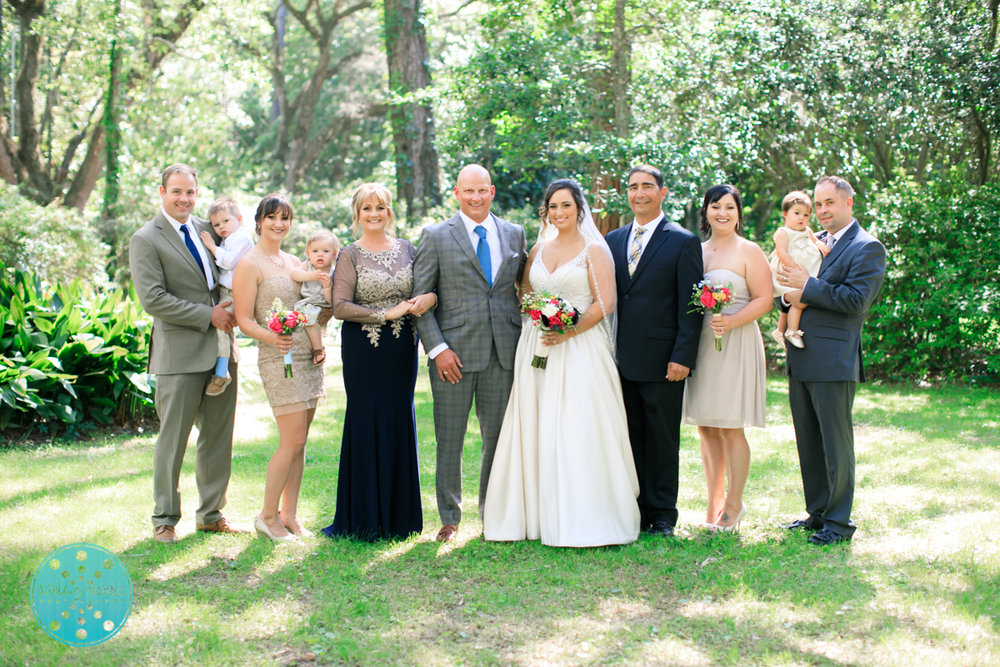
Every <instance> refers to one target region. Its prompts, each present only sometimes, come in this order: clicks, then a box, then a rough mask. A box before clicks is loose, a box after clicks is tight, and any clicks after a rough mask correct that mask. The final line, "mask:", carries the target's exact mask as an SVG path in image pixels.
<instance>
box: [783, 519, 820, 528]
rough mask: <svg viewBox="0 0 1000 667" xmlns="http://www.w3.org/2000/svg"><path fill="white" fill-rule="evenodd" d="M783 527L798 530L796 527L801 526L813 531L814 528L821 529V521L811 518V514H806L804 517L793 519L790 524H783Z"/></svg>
mask: <svg viewBox="0 0 1000 667" xmlns="http://www.w3.org/2000/svg"><path fill="white" fill-rule="evenodd" d="M785 528H787V529H788V530H798V529H800V528H802V529H805V530H814V531H815V530H822V528H823V523H822V522H821V521H817V520H816V519H814V518H812V517H811V516H807V517H806V518H804V519H796V520H795V521H793V522H791V523H790V524H787V525H786V526H785Z"/></svg>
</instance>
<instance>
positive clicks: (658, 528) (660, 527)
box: [649, 521, 674, 537]
mask: <svg viewBox="0 0 1000 667" xmlns="http://www.w3.org/2000/svg"><path fill="white" fill-rule="evenodd" d="M649 534H650V535H660V536H662V537H673V536H674V527H673V526H671V525H670V524H669V523H667V522H666V521H654V522H653V525H652V526H650V528H649Z"/></svg>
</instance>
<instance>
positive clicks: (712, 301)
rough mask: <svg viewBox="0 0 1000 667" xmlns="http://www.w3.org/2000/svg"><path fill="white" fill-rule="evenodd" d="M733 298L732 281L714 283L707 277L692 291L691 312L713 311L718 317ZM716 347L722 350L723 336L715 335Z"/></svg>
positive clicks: (719, 350) (713, 314)
mask: <svg viewBox="0 0 1000 667" xmlns="http://www.w3.org/2000/svg"><path fill="white" fill-rule="evenodd" d="M732 300H733V284H732V283H725V284H723V283H713V282H712V281H711V280H708V279H705V280H702V281H701V282H700V283H698V284H697V285H695V286H694V289H693V290H692V291H691V302H690V304H689V305H690V306H691V310H689V311H688V312H689V313H694V312H699V313H712V316H713V317H718V316H719V314H720V313H721V312H722V309H723V307H725V305H726V304H727V303H729V302H730V301H732ZM715 349H716V351H717V352H721V351H722V336H716V337H715Z"/></svg>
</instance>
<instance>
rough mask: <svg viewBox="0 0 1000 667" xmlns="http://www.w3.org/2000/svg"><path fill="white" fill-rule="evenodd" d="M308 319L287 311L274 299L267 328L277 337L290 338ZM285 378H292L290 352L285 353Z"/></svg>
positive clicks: (296, 312) (268, 316) (293, 311)
mask: <svg viewBox="0 0 1000 667" xmlns="http://www.w3.org/2000/svg"><path fill="white" fill-rule="evenodd" d="M307 322H308V318H306V316H305V315H304V314H302V313H300V312H299V311H297V310H288V309H286V308H285V304H283V303H281V299H275V300H274V303H272V304H271V312H270V313H268V314H267V328H268V329H270V330H271V331H273V332H274V333H276V334H278V335H279V336H291V335H292V334H293V333H294V332H295V330H296V329H297V328H299V327H301V326H305V325H306V324H307ZM284 360H285V377H286V378H290V377H292V351H291V350H288V352H285V356H284Z"/></svg>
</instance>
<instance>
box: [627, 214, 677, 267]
mask: <svg viewBox="0 0 1000 667" xmlns="http://www.w3.org/2000/svg"><path fill="white" fill-rule="evenodd" d="M632 224H635V223H632ZM669 233H670V232H668V231H667V217H666V216H663V217H661V218H660V221H659V222H658V223H656V226H655V227H654V228H653V232H652V234H653V235H652V236H651V237H649V242H648V243H646V247H645V248H644V249H643V251H642V256H641V257H639V264H638V265H637V266H636V267H635V273H633V274H632V282H635V281H636V280H638V279H639V276H640V275H641V274H642V271H643V269H645V268H646V266H648V265H649V263H650V262H652V261H653V260H652V257H653V255H655V254H656V250H657V249H658V248H659V247H660V246H661V245H663V242H664V241H666V240H667V234H669ZM626 245H628V241H627V240H626ZM625 252H626V256H627V253H628V250H627V249H626V251H625ZM627 264H628V260H627V259H626V265H627ZM625 275H626V276H628V267H627V266H626V269H625Z"/></svg>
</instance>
